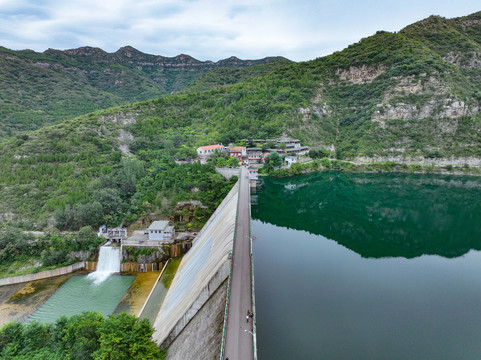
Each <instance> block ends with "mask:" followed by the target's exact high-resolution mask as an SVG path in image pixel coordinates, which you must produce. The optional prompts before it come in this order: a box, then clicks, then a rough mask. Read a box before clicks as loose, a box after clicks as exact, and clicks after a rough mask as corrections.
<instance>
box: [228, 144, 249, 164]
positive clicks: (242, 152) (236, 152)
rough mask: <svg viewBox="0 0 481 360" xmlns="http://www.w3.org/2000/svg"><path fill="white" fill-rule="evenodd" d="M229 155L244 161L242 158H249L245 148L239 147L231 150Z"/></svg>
mask: <svg viewBox="0 0 481 360" xmlns="http://www.w3.org/2000/svg"><path fill="white" fill-rule="evenodd" d="M229 155H230V156H232V157H236V158H238V159H239V160H241V161H242V158H244V157H246V156H247V151H246V147H245V146H238V147H233V148H230V149H229Z"/></svg>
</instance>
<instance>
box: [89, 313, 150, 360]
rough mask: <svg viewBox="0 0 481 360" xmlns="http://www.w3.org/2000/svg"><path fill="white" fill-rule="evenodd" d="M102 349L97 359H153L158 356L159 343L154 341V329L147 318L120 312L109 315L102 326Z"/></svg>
mask: <svg viewBox="0 0 481 360" xmlns="http://www.w3.org/2000/svg"><path fill="white" fill-rule="evenodd" d="M100 333H101V335H100V349H99V350H97V351H96V352H95V353H94V359H96V360H110V359H116V360H124V359H125V360H151V359H152V360H153V359H157V358H158V351H159V349H158V348H157V345H155V343H154V342H153V341H152V334H153V333H154V330H153V329H152V326H150V323H149V321H148V320H147V319H142V320H140V319H137V318H136V317H135V316H133V315H129V314H126V313H120V314H118V315H109V317H108V318H107V319H106V320H105V321H104V322H103V324H102V325H101V326H100Z"/></svg>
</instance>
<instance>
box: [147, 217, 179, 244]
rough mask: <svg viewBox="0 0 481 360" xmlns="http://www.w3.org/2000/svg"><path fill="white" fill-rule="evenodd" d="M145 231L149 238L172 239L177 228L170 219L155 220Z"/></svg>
mask: <svg viewBox="0 0 481 360" xmlns="http://www.w3.org/2000/svg"><path fill="white" fill-rule="evenodd" d="M145 232H146V233H147V235H148V236H149V240H170V239H172V237H173V236H174V235H175V229H174V227H173V226H170V225H169V221H168V220H157V221H154V222H153V223H152V224H150V226H149V227H148V228H147V230H146V231H145Z"/></svg>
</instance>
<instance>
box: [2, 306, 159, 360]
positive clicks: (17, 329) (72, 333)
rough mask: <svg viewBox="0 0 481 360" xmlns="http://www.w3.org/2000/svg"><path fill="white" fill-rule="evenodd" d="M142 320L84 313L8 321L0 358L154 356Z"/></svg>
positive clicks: (141, 359) (58, 359) (156, 354)
mask: <svg viewBox="0 0 481 360" xmlns="http://www.w3.org/2000/svg"><path fill="white" fill-rule="evenodd" d="M152 334H153V329H152V327H151V326H150V324H149V321H148V320H146V319H143V320H140V319H138V318H136V317H135V316H133V315H129V314H126V313H121V314H118V315H109V316H108V317H103V316H102V315H101V314H99V313H96V312H84V313H82V314H79V315H73V316H71V317H65V316H64V317H61V318H59V319H58V320H57V321H56V322H55V323H53V324H40V323H38V322H32V323H26V324H20V323H9V324H6V325H4V326H3V327H2V329H1V330H0V358H1V359H9V360H27V359H28V360H34V359H38V360H40V359H42V360H47V359H48V360H63V359H76V360H84V359H85V360H87V359H96V360H106V359H116V360H122V359H125V360H131V359H138V360H148V359H152V360H153V359H158V358H159V350H158V348H157V346H156V345H155V343H154V342H153V340H152Z"/></svg>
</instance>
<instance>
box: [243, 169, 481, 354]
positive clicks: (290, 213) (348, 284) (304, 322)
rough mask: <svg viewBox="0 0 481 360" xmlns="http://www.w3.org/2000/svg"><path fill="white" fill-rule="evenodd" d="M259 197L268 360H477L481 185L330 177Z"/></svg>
mask: <svg viewBox="0 0 481 360" xmlns="http://www.w3.org/2000/svg"><path fill="white" fill-rule="evenodd" d="M257 198H258V199H257V205H254V206H253V207H252V218H253V220H252V233H253V235H254V236H255V237H256V239H255V241H254V258H255V281H256V309H257V341H258V342H257V343H258V355H259V359H263V360H271V359H276V360H280V359H324V360H368V359H369V360H376V359H379V360H381V359H382V360H384V359H393V360H397V359H399V360H401V359H402V360H415V359H424V360H427V359H436V360H439V359H446V360H447V359H450V360H451V359H457V360H471V359H479V358H480V356H481V252H480V251H479V250H480V249H481V179H480V178H473V177H456V176H440V175H412V174H411V175H410V174H343V173H335V172H325V173H319V174H314V175H309V176H300V177H295V178H289V179H270V178H267V179H265V180H264V185H263V188H262V189H261V190H259V191H258V192H257Z"/></svg>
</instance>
